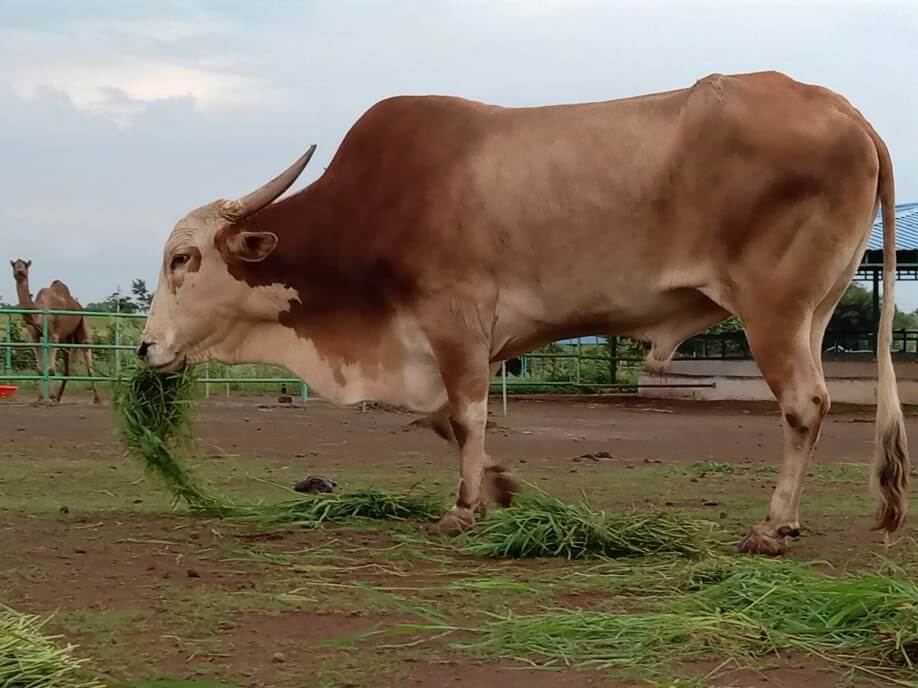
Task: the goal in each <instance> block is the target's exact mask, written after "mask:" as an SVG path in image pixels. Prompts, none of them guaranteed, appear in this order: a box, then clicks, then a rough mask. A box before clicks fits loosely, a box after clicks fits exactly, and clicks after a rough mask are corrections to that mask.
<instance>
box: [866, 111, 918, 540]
mask: <svg viewBox="0 0 918 688" xmlns="http://www.w3.org/2000/svg"><path fill="white" fill-rule="evenodd" d="M871 135H872V137H873V139H874V143H875V145H876V148H877V155H878V156H879V162H880V171H879V180H878V183H877V200H878V201H879V203H880V205H881V207H882V210H883V306H882V311H881V314H880V325H879V331H878V332H877V367H878V369H879V371H878V372H879V376H878V380H877V422H876V448H875V450H874V452H875V453H874V459H873V484H874V487H875V489H876V491H877V492H878V493H879V496H880V508H879V512H878V514H877V523H876V526H875V528H876V529H877V530H885V531H887V532H889V533H891V532H893V531H895V530H898V529H899V528H900V527H901V526H902V524H903V523H904V522H905V515H906V513H907V511H908V481H909V456H908V441H907V438H906V435H905V419H904V418H903V416H902V405H901V403H900V402H899V391H898V389H897V388H896V373H895V370H894V369H893V362H892V353H891V352H890V347H891V344H892V330H893V317H894V315H895V311H896V299H895V291H896V289H895V285H896V211H895V190H894V184H893V170H892V161H891V160H890V157H889V150H888V149H887V148H886V144H885V143H883V140H882V139H880V137H879V136H878V135H877V134H876V132H874V131H872V129H871Z"/></svg>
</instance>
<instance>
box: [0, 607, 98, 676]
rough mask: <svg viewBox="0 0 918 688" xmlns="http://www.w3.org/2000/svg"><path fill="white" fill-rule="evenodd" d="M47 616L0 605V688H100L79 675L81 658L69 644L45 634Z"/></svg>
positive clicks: (81, 664)
mask: <svg viewBox="0 0 918 688" xmlns="http://www.w3.org/2000/svg"><path fill="white" fill-rule="evenodd" d="M46 622H47V619H42V618H41V617H38V616H34V615H30V614H20V613H19V612H17V611H15V610H13V609H10V608H9V607H5V606H3V605H0V686H2V687H3V688H102V684H101V683H99V682H97V681H93V680H87V679H86V678H84V677H83V676H82V675H81V671H82V667H83V664H84V662H83V661H82V660H79V659H76V658H75V657H74V656H73V650H74V647H73V646H72V645H60V644H58V641H59V640H60V638H59V637H58V636H51V635H46V634H45V633H44V632H43V628H44V625H45V623H46Z"/></svg>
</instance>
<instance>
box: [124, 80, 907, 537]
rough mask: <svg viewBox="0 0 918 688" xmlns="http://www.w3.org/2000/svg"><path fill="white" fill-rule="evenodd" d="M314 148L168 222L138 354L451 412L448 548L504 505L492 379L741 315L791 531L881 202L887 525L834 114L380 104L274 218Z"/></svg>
mask: <svg viewBox="0 0 918 688" xmlns="http://www.w3.org/2000/svg"><path fill="white" fill-rule="evenodd" d="M312 151H313V149H312V148H311V149H310V150H309V152H307V153H306V155H304V156H303V157H302V158H300V160H298V161H297V162H296V163H294V165H293V166H292V167H290V168H289V169H288V170H287V171H285V172H284V173H283V174H281V175H280V176H279V177H277V178H276V179H274V180H273V181H271V182H269V183H268V184H266V185H265V186H264V187H262V188H260V189H258V190H257V191H255V192H253V193H251V194H249V195H248V196H245V197H243V198H241V199H239V200H235V201H223V200H218V201H215V202H213V203H210V204H208V205H205V206H203V207H201V208H198V209H197V210H194V211H192V212H191V213H190V214H188V215H187V216H186V217H185V218H183V219H182V220H180V221H179V223H178V224H177V225H176V227H175V229H174V230H173V232H172V235H171V236H170V237H169V240H168V241H167V243H166V247H165V254H164V259H163V264H162V273H161V277H160V282H159V287H158V289H157V292H156V296H155V299H154V301H153V306H152V310H151V313H150V318H149V321H148V323H147V327H146V331H145V335H144V343H143V345H142V346H141V351H140V353H141V356H142V357H143V358H144V360H145V361H146V362H147V364H148V365H150V366H152V367H154V368H156V369H159V370H163V371H166V370H174V369H177V368H179V367H181V366H183V365H185V364H186V363H198V362H201V361H205V360H210V359H216V360H220V361H223V362H226V363H241V362H255V361H263V362H271V363H276V364H280V365H283V366H286V367H287V368H289V369H290V370H291V371H293V372H295V373H296V374H298V375H300V376H302V377H303V378H304V379H306V380H307V381H308V382H309V383H310V384H311V385H312V386H313V387H315V388H316V389H317V391H318V392H319V393H320V394H322V395H323V396H325V397H326V398H328V399H330V400H332V401H335V402H338V403H345V404H349V403H354V402H357V401H361V400H377V401H382V402H388V403H395V404H401V405H404V406H409V407H411V408H413V409H415V410H418V411H422V412H437V411H438V410H439V413H440V415H441V417H442V418H448V421H449V425H450V426H451V427H452V430H453V433H452V434H453V436H454V437H455V438H456V440H457V441H458V444H459V446H460V448H461V453H462V469H461V478H460V481H459V487H458V494H457V499H456V504H455V506H454V507H453V509H452V510H451V511H450V512H449V513H447V514H446V515H445V516H444V517H443V519H442V520H441V522H440V525H441V528H442V529H443V530H444V531H447V532H453V531H457V530H461V529H463V528H466V527H468V526H469V525H471V524H472V523H473V521H474V519H475V511H476V508H477V507H478V506H479V504H480V503H481V502H482V501H483V492H484V493H485V494H487V495H489V496H490V497H491V498H492V499H495V500H496V501H498V502H499V503H504V504H505V503H507V502H509V500H510V497H511V495H512V492H513V490H514V486H513V482H512V480H511V479H510V478H509V476H508V475H507V474H506V473H505V471H504V470H503V469H502V468H500V466H499V465H498V464H497V463H495V462H494V461H493V460H492V459H491V458H490V457H489V456H488V454H487V453H486V451H485V425H486V417H487V399H488V386H489V379H490V377H491V373H492V370H493V369H494V367H495V366H496V365H498V364H499V362H500V361H502V360H505V359H507V358H510V357H513V356H517V355H519V354H521V353H523V352H526V351H529V350H531V349H533V348H534V347H537V346H539V345H542V344H545V343H547V342H550V341H552V340H556V339H559V338H564V337H576V336H586V335H627V336H630V337H634V338H637V339H641V340H644V341H646V342H649V343H650V345H651V348H650V354H649V357H648V367H649V368H650V369H652V370H662V369H663V368H664V367H665V365H666V364H667V362H668V361H669V359H670V357H671V356H672V354H673V351H674V350H675V348H676V347H677V346H678V344H679V343H680V342H682V341H683V340H684V339H686V338H687V337H690V336H692V335H694V334H696V333H697V332H700V331H701V330H703V329H705V328H707V327H708V326H710V325H713V324H715V323H717V322H720V321H721V320H723V319H725V318H726V317H728V316H730V315H731V314H732V315H736V316H738V317H739V318H741V319H742V322H743V324H744V326H745V328H746V332H747V335H748V337H749V342H750V345H751V347H752V351H753V353H754V355H755V358H756V361H757V362H758V364H759V367H760V368H761V370H762V373H763V375H764V376H765V379H766V380H767V381H768V384H769V386H770V387H771V389H772V391H773V392H774V394H775V396H776V397H777V399H778V401H779V403H780V405H781V410H782V412H783V417H784V438H785V443H784V461H783V464H782V467H781V472H780V475H779V477H778V484H777V488H776V489H775V492H774V495H773V497H772V501H771V508H770V510H769V515H768V518H767V519H766V520H765V522H763V523H761V524H759V525H757V526H755V527H754V528H753V530H752V533H751V534H750V535H749V536H748V537H747V538H746V539H745V540H744V542H743V543H742V545H741V548H742V549H743V550H745V551H749V552H768V553H778V552H781V551H783V547H784V540H785V538H786V536H794V535H797V534H798V532H799V520H798V509H799V504H800V495H801V491H802V487H803V478H804V476H805V474H806V472H807V465H808V463H809V460H810V456H811V454H812V451H813V447H814V444H815V443H816V440H817V438H818V436H819V431H820V426H821V424H822V420H823V418H824V416H825V414H826V412H827V411H828V410H829V397H828V394H827V391H826V384H825V380H824V378H823V372H822V360H821V357H820V350H821V342H822V338H823V333H824V331H825V328H826V325H827V323H828V322H829V318H830V316H831V314H832V311H833V309H834V308H835V305H836V303H837V302H838V300H839V298H840V297H841V295H842V293H843V292H844V291H845V288H846V287H847V285H848V283H849V282H850V281H851V278H852V276H853V275H854V272H855V270H856V268H857V266H858V263H859V261H860V258H861V255H862V253H863V250H864V247H865V243H866V241H867V236H868V233H869V229H870V226H871V223H872V221H873V219H874V217H875V214H876V212H877V208H878V205H880V204H881V205H882V208H883V221H884V256H885V271H884V279H885V285H886V289H885V291H884V294H883V311H882V318H881V322H880V336H879V351H878V360H879V374H880V376H879V387H878V408H877V442H876V462H875V472H876V478H877V481H876V482H877V485H878V487H879V493H880V496H881V497H882V504H881V508H880V512H879V523H878V525H879V527H881V528H883V529H885V530H887V531H893V530H895V529H897V528H898V527H899V526H900V525H901V524H902V522H903V520H904V518H905V513H906V490H907V480H908V455H907V450H906V437H905V431H904V426H903V418H902V411H901V408H900V404H899V399H898V394H897V390H896V383H895V375H894V372H893V367H892V360H891V356H890V350H889V347H890V338H891V328H892V317H893V311H894V300H893V285H894V283H895V241H894V239H895V236H894V233H895V228H894V216H893V206H894V202H893V176H892V175H893V173H892V166H891V163H890V158H889V153H888V151H887V149H886V146H885V145H884V143H883V141H882V140H881V139H880V137H879V136H878V135H877V133H876V132H875V131H874V130H873V128H872V127H871V126H870V124H868V123H867V121H866V120H865V119H864V118H863V117H862V116H861V114H860V113H859V112H858V111H857V110H856V109H854V108H853V107H852V106H851V105H850V104H849V103H848V102H847V101H846V100H845V99H844V98H842V97H841V96H839V95H837V94H835V93H833V92H831V91H829V90H826V89H824V88H819V87H815V86H809V85H804V84H801V83H797V82H795V81H793V80H791V79H789V78H787V77H786V76H783V75H781V74H776V73H761V74H749V75H741V76H720V75H713V76H710V77H707V78H705V79H702V80H701V81H699V82H697V83H696V84H695V85H694V86H692V87H691V88H688V89H684V90H679V91H671V92H668V93H659V94H654V95H648V96H641V97H637V98H630V99H625V100H617V101H610V102H602V103H587V104H577V105H563V106H553V107H537V108H518V109H507V108H501V107H495V106H491V105H485V104H482V103H477V102H470V101H467V100H461V99H457V98H446V97H399V98H393V99H389V100H386V101H383V102H381V103H379V104H378V105H376V106H374V107H373V108H371V109H370V110H369V111H368V112H367V113H366V114H365V115H364V116H363V117H361V119H360V120H359V121H358V122H357V123H356V124H355V125H354V126H353V128H352V129H351V130H350V132H349V133H348V134H347V136H346V137H345V139H344V141H343V142H342V144H341V147H340V148H339V150H338V152H337V154H336V155H335V157H334V159H333V160H332V162H331V164H330V165H329V167H328V169H327V170H326V171H325V172H324V174H323V175H322V176H321V177H320V178H319V179H318V180H317V181H315V182H314V183H312V184H311V185H309V186H308V187H307V188H305V189H304V190H302V191H300V192H299V193H297V194H295V195H293V196H291V197H289V198H287V199H285V200H282V201H279V202H276V203H275V202H274V201H275V200H276V199H277V198H278V197H279V196H280V195H281V194H282V193H283V192H284V191H285V190H286V189H287V188H288V187H289V186H290V185H291V184H292V183H293V182H294V181H295V180H296V178H297V177H298V176H299V174H300V173H301V172H302V170H303V168H304V167H305V165H306V163H307V162H308V160H309V158H310V156H311V154H312Z"/></svg>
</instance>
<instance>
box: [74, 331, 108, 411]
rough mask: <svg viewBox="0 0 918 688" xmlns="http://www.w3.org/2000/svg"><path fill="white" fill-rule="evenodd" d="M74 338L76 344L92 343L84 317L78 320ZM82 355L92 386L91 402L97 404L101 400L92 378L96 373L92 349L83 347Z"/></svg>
mask: <svg viewBox="0 0 918 688" xmlns="http://www.w3.org/2000/svg"><path fill="white" fill-rule="evenodd" d="M74 339H75V341H76V342H77V343H78V344H92V333H91V331H90V329H89V323H87V322H86V319H85V318H83V320H82V321H81V322H80V326H79V328H77V331H76V334H75V336H74ZM83 356H84V360H85V361H86V374H87V375H88V376H89V378H90V380H89V386H90V387H91V388H92V403H93V404H99V403H101V401H100V399H99V392H98V390H97V389H96V381H95V380H93V379H92V378H94V377H95V375H96V372H95V370H94V369H93V365H92V349H83Z"/></svg>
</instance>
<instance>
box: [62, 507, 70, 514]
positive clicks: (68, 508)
mask: <svg viewBox="0 0 918 688" xmlns="http://www.w3.org/2000/svg"><path fill="white" fill-rule="evenodd" d="M60 512H61V513H62V514H69V513H70V507H69V506H62V507H61V508H60Z"/></svg>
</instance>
